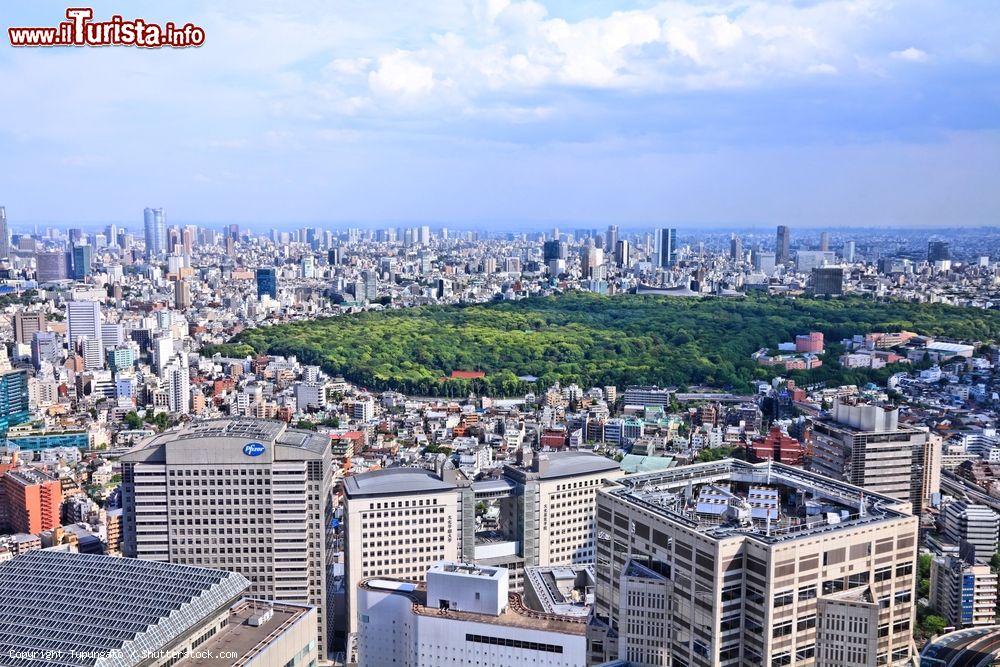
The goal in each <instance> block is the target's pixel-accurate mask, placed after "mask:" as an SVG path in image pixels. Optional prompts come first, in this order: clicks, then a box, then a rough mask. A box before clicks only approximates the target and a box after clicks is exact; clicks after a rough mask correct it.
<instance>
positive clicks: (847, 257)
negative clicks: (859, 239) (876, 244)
mask: <svg viewBox="0 0 1000 667" xmlns="http://www.w3.org/2000/svg"><path fill="white" fill-rule="evenodd" d="M856 248H857V243H855V242H854V241H846V242H845V243H844V253H843V257H844V261H845V262H847V263H848V264H851V263H853V262H854V256H855V255H856V254H857V251H856Z"/></svg>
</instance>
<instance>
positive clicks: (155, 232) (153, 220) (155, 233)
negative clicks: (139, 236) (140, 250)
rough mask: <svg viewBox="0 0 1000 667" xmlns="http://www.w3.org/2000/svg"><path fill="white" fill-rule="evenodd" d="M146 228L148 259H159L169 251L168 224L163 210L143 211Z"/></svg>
mask: <svg viewBox="0 0 1000 667" xmlns="http://www.w3.org/2000/svg"><path fill="white" fill-rule="evenodd" d="M143 222H144V223H145V227H146V257H147V258H153V257H159V256H161V255H162V254H163V253H165V252H166V251H167V222H166V220H165V219H164V217H163V209H162V208H147V209H145V210H144V211H143Z"/></svg>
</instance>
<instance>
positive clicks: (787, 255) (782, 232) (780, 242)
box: [774, 225, 792, 264]
mask: <svg viewBox="0 0 1000 667" xmlns="http://www.w3.org/2000/svg"><path fill="white" fill-rule="evenodd" d="M791 242H792V230H791V229H789V228H788V227H786V226H785V225H778V239H777V244H776V245H775V250H774V261H775V262H777V263H778V264H784V263H785V262H787V261H788V260H790V259H791V258H792V251H791Z"/></svg>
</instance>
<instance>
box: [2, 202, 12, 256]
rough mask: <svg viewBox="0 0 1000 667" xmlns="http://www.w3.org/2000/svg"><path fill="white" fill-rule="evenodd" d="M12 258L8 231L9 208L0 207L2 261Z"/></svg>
mask: <svg viewBox="0 0 1000 667" xmlns="http://www.w3.org/2000/svg"><path fill="white" fill-rule="evenodd" d="M8 257H10V230H9V229H7V207H6V206H0V259H7V258H8Z"/></svg>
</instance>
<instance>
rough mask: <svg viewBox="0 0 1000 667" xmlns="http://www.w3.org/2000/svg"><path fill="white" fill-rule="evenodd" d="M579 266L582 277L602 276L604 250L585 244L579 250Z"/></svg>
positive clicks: (597, 277)
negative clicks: (584, 246)
mask: <svg viewBox="0 0 1000 667" xmlns="http://www.w3.org/2000/svg"><path fill="white" fill-rule="evenodd" d="M580 268H581V270H582V271H583V277H584V278H596V279H598V280H601V279H603V278H604V251H603V250H602V249H601V248H598V247H596V246H587V247H586V248H584V249H583V250H582V251H581V256H580Z"/></svg>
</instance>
